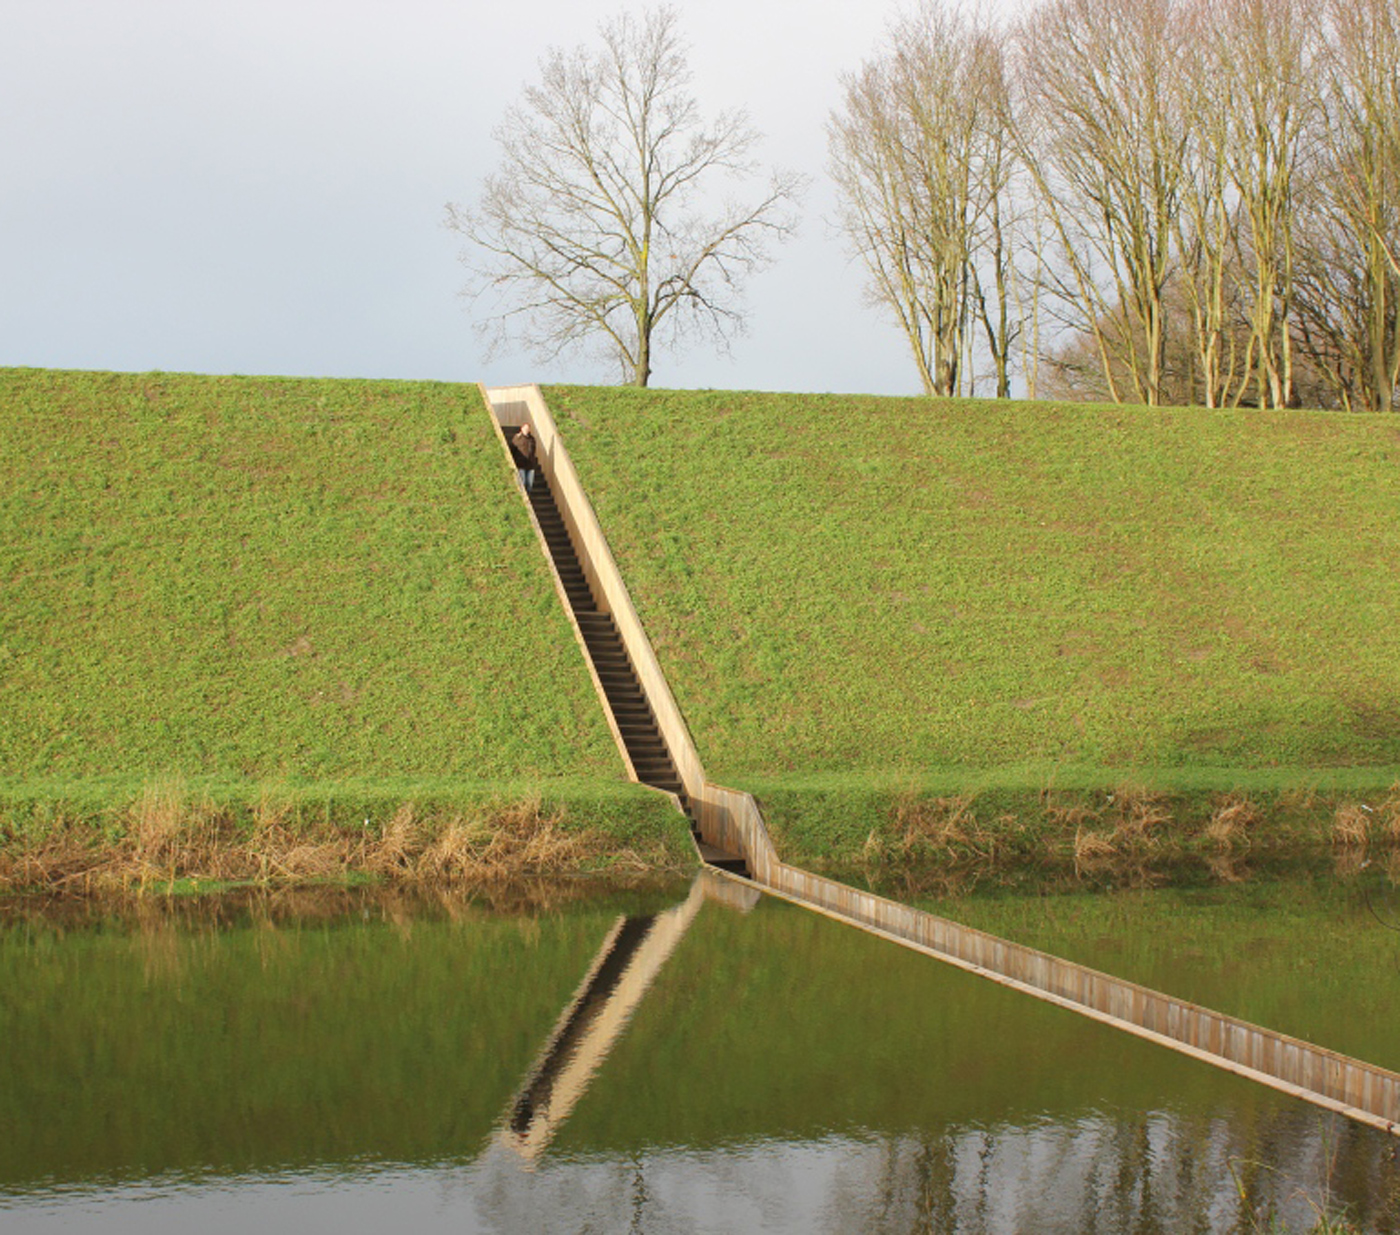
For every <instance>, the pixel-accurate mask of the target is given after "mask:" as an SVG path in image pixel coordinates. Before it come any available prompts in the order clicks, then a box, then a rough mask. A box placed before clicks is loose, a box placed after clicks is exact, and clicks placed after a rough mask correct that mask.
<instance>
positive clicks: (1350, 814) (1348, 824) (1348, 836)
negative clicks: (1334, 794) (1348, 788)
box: [1332, 802, 1371, 849]
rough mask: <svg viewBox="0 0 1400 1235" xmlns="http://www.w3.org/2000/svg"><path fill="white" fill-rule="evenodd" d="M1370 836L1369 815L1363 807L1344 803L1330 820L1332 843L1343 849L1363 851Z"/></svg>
mask: <svg viewBox="0 0 1400 1235" xmlns="http://www.w3.org/2000/svg"><path fill="white" fill-rule="evenodd" d="M1370 835H1371V818H1370V813H1369V811H1368V810H1367V808H1366V807H1364V806H1358V805H1357V804H1356V803H1354V802H1344V803H1343V804H1342V805H1341V806H1339V807H1337V811H1336V814H1335V815H1334V816H1333V819H1332V843H1333V844H1334V845H1337V846H1339V847H1341V848H1345V849H1364V848H1365V847H1366V842H1367V841H1368V840H1369V839H1370Z"/></svg>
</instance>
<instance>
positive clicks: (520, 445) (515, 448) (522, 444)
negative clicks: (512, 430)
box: [510, 430, 539, 467]
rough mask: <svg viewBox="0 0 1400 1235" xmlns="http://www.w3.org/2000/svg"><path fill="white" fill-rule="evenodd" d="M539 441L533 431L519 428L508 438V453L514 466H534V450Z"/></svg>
mask: <svg viewBox="0 0 1400 1235" xmlns="http://www.w3.org/2000/svg"><path fill="white" fill-rule="evenodd" d="M538 446H539V442H538V440H537V439H536V437H535V435H534V434H533V433H526V432H525V431H524V430H521V431H520V432H519V433H517V434H516V435H515V436H514V437H513V438H511V439H510V453H511V457H512V458H514V460H515V466H516V467H534V466H535V450H536V448H537V447H538Z"/></svg>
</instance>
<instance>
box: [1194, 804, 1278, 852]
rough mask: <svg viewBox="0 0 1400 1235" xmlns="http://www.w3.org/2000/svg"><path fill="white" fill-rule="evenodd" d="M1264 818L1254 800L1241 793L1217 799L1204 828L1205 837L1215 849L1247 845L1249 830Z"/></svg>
mask: <svg viewBox="0 0 1400 1235" xmlns="http://www.w3.org/2000/svg"><path fill="white" fill-rule="evenodd" d="M1263 818H1264V814H1263V812H1262V811H1261V810H1260V809H1259V807H1258V806H1257V805H1256V804H1255V802H1254V800H1253V799H1252V798H1250V797H1248V796H1247V795H1245V794H1242V793H1227V794H1225V795H1223V796H1222V797H1220V798H1218V799H1217V800H1216V802H1215V805H1214V809H1213V810H1212V811H1211V816H1210V820H1209V821H1208V822H1207V823H1206V826H1205V836H1206V839H1207V840H1209V841H1210V842H1211V843H1212V844H1214V845H1215V847H1216V848H1217V849H1233V848H1235V846H1236V845H1248V844H1249V833H1250V830H1251V829H1252V828H1253V827H1255V826H1256V825H1257V824H1258V823H1259V822H1260V821H1261V820H1262V819H1263Z"/></svg>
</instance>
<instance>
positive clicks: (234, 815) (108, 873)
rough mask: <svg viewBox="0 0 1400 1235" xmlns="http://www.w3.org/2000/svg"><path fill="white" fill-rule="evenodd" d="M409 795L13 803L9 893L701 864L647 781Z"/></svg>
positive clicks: (154, 796)
mask: <svg viewBox="0 0 1400 1235" xmlns="http://www.w3.org/2000/svg"><path fill="white" fill-rule="evenodd" d="M398 788H399V792H397V793H396V792H395V787H394V786H392V785H382V784H381V785H377V786H372V787H369V788H366V789H364V790H362V791H361V792H358V793H357V792H354V791H353V789H350V788H347V787H345V786H311V787H306V788H302V789H297V790H293V789H289V788H286V787H277V788H270V789H266V790H264V791H263V792H262V793H261V794H260V795H259V796H258V797H257V798H256V800H254V801H252V802H247V801H241V800H238V799H237V798H230V797H228V796H227V795H226V794H225V795H220V793H219V792H218V790H217V789H216V788H214V787H203V788H193V787H191V786H189V785H186V784H185V783H183V782H180V781H166V782H161V783H153V784H149V785H146V786H144V787H143V788H142V789H141V791H140V793H139V794H138V795H137V796H136V797H134V798H133V799H131V800H130V801H129V802H128V803H126V804H125V805H122V806H107V807H105V808H103V809H101V810H93V809H91V808H88V809H87V810H84V808H83V807H82V806H75V805H72V804H70V803H65V802H63V801H62V800H61V799H55V798H54V797H47V796H45V797H36V798H34V799H33V800H30V801H27V802H16V801H13V800H12V801H11V802H9V803H4V804H0V891H3V890H4V889H6V888H13V889H47V890H54V891H67V892H74V891H76V892H88V891H111V890H115V889H131V888H140V889H147V888H156V889H180V888H184V889H190V888H198V887H200V886H201V885H211V884H213V885H228V884H238V883H245V882H251V883H257V884H278V885H285V884H299V883H308V882H316V881H323V880H326V881H338V880H344V879H346V878H355V877H369V878H373V879H376V880H382V881H386V882H403V883H423V882H438V883H452V882H481V881H492V880H495V881H499V880H505V879H517V878H521V877H526V876H541V875H544V876H547V875H552V874H560V873H578V872H582V871H596V870H603V869H610V870H628V869H658V868H660V869H664V868H667V867H672V868H677V867H682V866H685V865H687V864H689V863H691V862H693V854H692V853H691V851H690V849H689V845H688V842H687V837H686V833H685V827H684V821H683V820H682V819H681V817H680V816H679V815H678V814H677V813H676V812H675V810H674V808H673V807H672V806H671V804H670V803H669V801H667V800H666V799H664V798H662V797H661V796H660V795H658V794H655V793H652V792H649V791H647V790H643V789H640V788H638V787H636V786H631V785H623V784H608V783H606V782H583V783H580V784H577V785H566V786H558V785H556V786H554V787H553V788H552V789H551V790H550V791H548V792H547V793H543V794H542V793H541V792H540V790H539V789H538V788H531V787H530V786H527V785H520V786H515V787H511V786H503V787H501V790H500V791H498V792H497V793H496V794H495V795H488V794H487V793H485V792H484V791H477V793H475V794H473V793H472V792H471V791H469V790H468V791H465V792H464V791H463V790H461V789H460V788H456V789H453V788H452V787H443V788H440V789H438V790H437V791H432V790H430V789H427V790H425V788H424V787H423V786H418V787H416V791H415V788H414V787H410V786H400V787H398Z"/></svg>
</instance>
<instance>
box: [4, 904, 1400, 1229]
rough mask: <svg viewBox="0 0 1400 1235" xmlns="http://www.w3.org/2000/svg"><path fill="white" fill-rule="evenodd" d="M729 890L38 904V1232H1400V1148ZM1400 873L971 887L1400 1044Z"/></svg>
mask: <svg viewBox="0 0 1400 1235" xmlns="http://www.w3.org/2000/svg"><path fill="white" fill-rule="evenodd" d="M713 893H714V888H713V886H711V885H709V884H704V883H702V884H699V885H697V886H696V887H694V888H692V887H689V886H686V885H681V886H672V887H665V888H651V889H643V890H633V891H628V892H618V891H615V890H614V891H608V890H602V889H595V888H591V887H588V886H583V887H580V886H578V885H565V886H563V887H554V888H545V889H534V890H529V889H526V890H517V892H516V894H513V895H512V896H511V898H509V899H508V900H501V899H495V900H493V899H491V898H478V899H475V900H473V899H467V898H458V897H444V898H440V899H432V900H413V899H407V898H402V897H394V896H389V895H385V894H382V893H370V892H363V893H339V894H335V895H330V896H324V897H309V896H300V897H292V896H284V897H280V898H279V897H274V898H265V897H255V898H244V899H241V900H239V899H223V900H213V899H202V900H191V901H186V902H182V903H180V904H177V905H174V906H162V905H155V904H149V903H148V904H144V905H141V906H140V907H139V908H136V909H129V910H125V911H118V910H113V909H106V910H104V909H94V908H91V907H87V908H77V909H73V908H69V909H55V908H53V907H41V906H36V905H32V904H19V903H14V902H11V903H9V904H8V905H6V906H4V907H3V908H0V1232H3V1233H4V1235H11V1232H28V1231H35V1232H42V1231H50V1230H53V1231H58V1230H78V1231H84V1230H94V1231H95V1230H101V1231H103V1232H126V1231H131V1232H138V1231H139V1232H145V1233H151V1232H163V1231H167V1230H169V1231H176V1230H180V1231H183V1230H187V1229H195V1230H199V1231H230V1232H233V1231H237V1232H240V1235H244V1233H247V1232H250V1231H251V1232H276V1231H284V1230H285V1231H335V1232H347V1231H361V1230H364V1231H382V1230H386V1229H394V1228H402V1229H404V1230H414V1231H438V1230H442V1231H453V1232H468V1233H470V1232H535V1231H539V1232H551V1231H559V1232H584V1231H596V1232H614V1231H617V1232H623V1231H638V1232H657V1233H660V1232H741V1231H775V1232H776V1231H781V1232H786V1231H792V1232H808V1231H814V1232H851V1231H880V1232H884V1231H890V1232H895V1231H898V1232H906V1231H911V1232H912V1231H967V1232H983V1231H987V1232H993V1231H995V1232H1023V1231H1024V1232H1060V1231H1063V1232H1080V1231H1104V1232H1110V1231H1111V1232H1119V1231H1133V1232H1183V1231H1251V1230H1256V1229H1257V1230H1268V1229H1273V1230H1299V1231H1302V1230H1309V1229H1311V1228H1312V1227H1313V1225H1314V1224H1315V1223H1316V1221H1317V1218H1318V1216H1319V1213H1321V1212H1322V1211H1323V1210H1324V1209H1328V1210H1330V1211H1331V1212H1333V1213H1340V1212H1342V1211H1343V1210H1345V1212H1346V1213H1347V1215H1348V1216H1349V1218H1350V1220H1351V1221H1352V1222H1353V1223H1354V1224H1355V1227H1356V1229H1360V1230H1374V1231H1387V1232H1388V1231H1400V1165H1397V1163H1396V1160H1395V1150H1396V1146H1397V1144H1400V1141H1397V1140H1396V1138H1391V1137H1387V1136H1385V1135H1384V1134H1381V1133H1378V1132H1374V1131H1372V1130H1370V1129H1367V1128H1364V1127H1361V1126H1359V1125H1354V1124H1351V1123H1348V1122H1347V1121H1345V1120H1342V1119H1340V1118H1337V1117H1334V1116H1330V1115H1327V1114H1324V1113H1322V1112H1320V1111H1318V1110H1316V1109H1314V1108H1312V1107H1309V1106H1306V1105H1304V1104H1302V1103H1300V1102H1297V1101H1295V1100H1293V1099H1290V1098H1287V1097H1285V1096H1283V1095H1280V1094H1276V1093H1274V1092H1272V1091H1271V1090H1268V1089H1266V1088H1264V1087H1262V1086H1258V1085H1255V1084H1252V1083H1250V1082H1247V1081H1244V1080H1242V1079H1240V1078H1237V1077H1233V1076H1231V1075H1229V1074H1227V1073H1223V1072H1220V1071H1217V1070H1215V1069H1213V1068H1210V1067H1209V1066H1207V1065H1204V1064H1202V1063H1199V1062H1196V1061H1193V1060H1190V1059H1187V1058H1184V1057H1182V1056H1178V1055H1176V1054H1174V1053H1172V1052H1169V1051H1167V1050H1164V1049H1162V1048H1159V1047H1155V1046H1152V1045H1149V1044H1147V1043H1144V1042H1141V1041H1138V1040H1137V1039H1135V1038H1132V1037H1130V1036H1129V1035H1126V1034H1123V1033H1120V1032H1118V1031H1115V1030H1112V1029H1109V1028H1107V1027H1105V1026H1101V1025H1098V1024H1096V1023H1095V1022H1092V1021H1089V1020H1087V1019H1084V1018H1082V1017H1079V1016H1077V1015H1075V1014H1073V1013H1070V1012H1067V1011H1064V1010H1061V1009H1057V1008H1053V1007H1050V1006H1048V1005H1046V1004H1043V1003H1040V1002H1038V1001H1036V1000H1033V999H1030V998H1027V997H1025V996H1022V995H1019V994H1017V993H1015V992H1011V991H1007V990H1004V989H1002V988H1000V987H998V986H996V985H995V984H993V983H990V982H987V981H984V980H981V979H978V978H975V977H972V976H970V975H967V974H964V973H961V972H960V971H958V970H955V969H953V968H951V967H948V966H945V965H941V964H939V963H938V962H936V961H933V960H930V959H928V958H926V957H922V956H919V955H917V954H915V953H912V952H909V951H907V950H905V949H902V948H898V947H895V946H892V945H890V944H888V943H885V942H883V941H881V940H878V939H875V938H872V937H870V936H868V935H865V934H862V933H860V932H858V931H855V930H852V929H850V928H848V927H844V926H842V925H840V924H838V923H835V922H832V921H829V920H827V919H825V918H822V917H820V916H818V915H816V914H813V913H810V912H807V911H805V910H801V909H797V908H793V907H791V906H788V905H785V904H783V903H781V902H776V901H771V900H768V899H760V900H757V901H756V903H749V902H748V901H747V900H745V898H742V897H737V898H736V897H735V896H734V895H733V894H732V893H730V894H728V895H725V896H722V897H719V898H717V897H716V896H715V895H713ZM1377 895H1379V896H1380V902H1379V903H1372V904H1371V905H1370V907H1369V908H1368V907H1367V905H1365V904H1362V903H1361V902H1359V901H1358V898H1357V896H1356V895H1355V892H1354V889H1352V890H1351V891H1350V894H1348V892H1347V890H1341V891H1339V890H1338V888H1337V887H1336V886H1335V885H1329V884H1328V882H1327V881H1326V880H1323V879H1317V880H1310V879H1307V878H1303V879H1301V880H1298V881H1295V882H1292V883H1289V882H1287V881H1284V882H1278V881H1274V882H1267V883H1259V884H1249V883H1245V884H1241V885H1235V886H1233V887H1230V888H1225V889H1219V888H1217V889H1214V890H1202V889H1194V890H1192V889H1188V890H1185V891H1183V890H1180V889H1176V890H1172V889H1158V890H1156V891H1154V892H1150V893H1148V892H1139V893H1132V894H1128V893H1098V894H1095V895H1089V894H1075V895H1073V896H1070V895H1063V896H1058V897H1054V898H1047V897H1027V896H1025V895H1024V894H1022V895H1019V896H1016V897H1011V896H1006V895H1000V894H996V895H989V896H970V897H964V898H959V899H958V900H956V901H947V902H940V904H939V909H940V911H942V912H946V913H948V914H949V916H955V917H961V918H962V919H963V920H968V921H973V922H974V924H976V925H981V926H984V927H987V928H989V929H997V930H998V931H999V933H1005V934H1010V935H1013V936H1016V937H1021V938H1026V939H1027V941H1029V942H1035V943H1037V944H1038V945H1039V946H1045V947H1049V948H1051V950H1059V951H1060V952H1062V954H1065V955H1075V958H1076V959H1081V960H1085V961H1087V963H1091V964H1096V965H1098V966H1099V967H1101V968H1107V969H1110V970H1112V971H1114V972H1122V973H1124V974H1125V976H1128V977H1132V978H1135V979H1137V980H1140V981H1151V982H1153V983H1154V984H1156V985H1161V986H1164V987H1166V988H1167V989H1172V987H1173V985H1177V986H1180V985H1182V984H1187V985H1189V987H1190V989H1189V990H1187V991H1186V992H1184V993H1187V994H1189V995H1190V996H1191V997H1193V998H1194V997H1197V996H1199V997H1201V1000H1202V1002H1208V1003H1212V1004H1213V1006H1220V1007H1224V1008H1225V1010H1227V1011H1233V1012H1236V1013H1238V1014H1241V1015H1248V1016H1250V1017H1251V1018H1252V1019H1257V1020H1261V1021H1263V1023H1266V1024H1271V1023H1272V1022H1271V1019H1270V1017H1274V1018H1275V1019H1280V1020H1282V1021H1287V1022H1289V1023H1280V1024H1277V1025H1275V1026H1274V1027H1276V1028H1281V1029H1285V1030H1287V1031H1289V1032H1295V1033H1296V1032H1299V1030H1300V1027H1304V1028H1306V1029H1307V1030H1308V1033H1307V1034H1306V1035H1305V1036H1309V1037H1311V1038H1312V1039H1313V1040H1315V1041H1320V1042H1322V1043H1323V1044H1324V1045H1329V1046H1335V1047H1337V1048H1338V1049H1343V1050H1348V1051H1351V1052H1352V1053H1358V1054H1362V1055H1363V1056H1365V1057H1367V1058H1374V1060H1375V1062H1379V1063H1383V1064H1386V1065H1387V1066H1390V1067H1397V1066H1400V1051H1398V1050H1397V1043H1400V1028H1397V1026H1400V1016H1396V1015H1393V1014H1392V1013H1391V1011H1390V1010H1391V1009H1396V1008H1400V949H1397V944H1400V932H1392V931H1389V930H1387V929H1386V927H1385V926H1383V925H1380V924H1379V921H1378V918H1377V916H1376V914H1374V913H1372V912H1371V910H1373V909H1378V910H1380V911H1381V912H1382V915H1383V914H1384V912H1386V911H1387V909H1388V903H1387V902H1386V901H1385V899H1384V894H1383V890H1382V892H1380V893H1378V894H1377ZM1389 905H1393V896H1392V900H1391V901H1390V902H1389ZM1368 922H1369V923H1371V925H1370V926H1368V925H1367V923H1368ZM1076 953H1077V955H1076ZM590 975H591V976H592V978H593V981H592V984H591V985H587V986H586V980H587V979H588V978H589V977H590ZM1231 1001H1233V1002H1234V1004H1236V1005H1237V1006H1227V1005H1228V1004H1230V1003H1231ZM1270 1221H1272V1222H1273V1223H1274V1224H1275V1225H1273V1226H1272V1227H1270V1226H1269V1223H1270Z"/></svg>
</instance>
